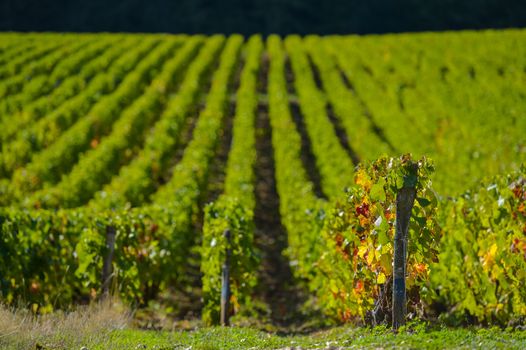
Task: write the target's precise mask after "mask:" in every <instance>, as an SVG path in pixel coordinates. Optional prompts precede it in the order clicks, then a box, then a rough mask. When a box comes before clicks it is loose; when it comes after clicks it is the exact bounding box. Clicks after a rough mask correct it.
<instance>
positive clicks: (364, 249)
mask: <svg viewBox="0 0 526 350" xmlns="http://www.w3.org/2000/svg"><path fill="white" fill-rule="evenodd" d="M366 252H367V246H366V245H362V246H360V248H358V256H359V257H360V258H362V259H363V256H364V255H365V253H366Z"/></svg>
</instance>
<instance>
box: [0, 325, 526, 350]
mask: <svg viewBox="0 0 526 350" xmlns="http://www.w3.org/2000/svg"><path fill="white" fill-rule="evenodd" d="M418 328H419V327H417V329H416V330H412V331H403V332H401V333H400V334H398V335H394V334H392V333H391V332H390V330H388V329H386V328H383V327H380V328H375V329H368V328H355V327H338V328H333V329H331V330H328V331H321V332H317V333H313V334H310V335H295V336H279V335H275V334H269V333H265V332H261V331H258V330H254V329H250V328H220V327H217V328H203V329H199V330H195V331H175V332H167V331H140V330H132V329H127V330H115V331H112V332H109V333H107V334H104V335H102V334H99V336H96V337H88V338H84V342H79V339H74V338H70V339H66V338H63V337H61V336H60V335H59V334H57V335H56V338H55V339H48V340H47V341H46V340H45V339H41V340H39V341H38V344H39V346H41V347H40V349H81V347H82V346H85V347H86V348H87V349H89V350H92V349H281V348H290V347H291V348H294V349H299V348H302V349H340V348H345V349H346V348H351V349H355V348H359V349H362V348H363V349H378V348H380V349H384V348H397V349H400V348H402V349H451V348H458V349H473V348H482V349H525V348H526V331H505V330H501V329H497V328H491V329H487V328H486V329H484V328H471V329H460V328H458V329H445V328H444V329H438V330H426V329H425V328H424V327H420V329H418ZM89 338H91V339H89ZM0 345H3V346H7V347H2V348H3V349H19V348H20V347H17V345H16V344H15V343H13V344H6V343H4V344H2V341H0ZM33 346H34V347H33V348H39V347H37V346H36V345H33Z"/></svg>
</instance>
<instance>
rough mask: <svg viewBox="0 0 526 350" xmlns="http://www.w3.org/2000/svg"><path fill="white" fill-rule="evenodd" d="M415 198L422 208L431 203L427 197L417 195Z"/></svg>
mask: <svg viewBox="0 0 526 350" xmlns="http://www.w3.org/2000/svg"><path fill="white" fill-rule="evenodd" d="M416 200H417V201H418V204H420V206H422V207H424V208H425V207H427V206H428V205H430V204H431V201H430V200H429V199H427V198H423V197H417V198H416Z"/></svg>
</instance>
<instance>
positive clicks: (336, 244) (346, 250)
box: [318, 155, 440, 322]
mask: <svg viewBox="0 0 526 350" xmlns="http://www.w3.org/2000/svg"><path fill="white" fill-rule="evenodd" d="M433 170H434V168H433V165H432V164H431V162H430V161H428V160H427V159H426V158H422V159H420V160H418V161H415V160H413V159H412V157H411V156H410V155H404V156H402V157H400V158H387V157H383V158H380V159H378V160H376V161H374V162H372V163H370V164H367V165H361V166H360V167H359V168H358V170H357V171H356V175H355V179H354V182H355V184H354V186H352V187H351V188H349V189H348V190H347V192H346V195H345V197H344V198H343V199H340V200H339V201H337V203H336V205H335V206H334V208H333V209H332V210H330V211H329V213H328V217H327V219H326V221H325V225H324V228H323V230H322V235H323V237H324V238H325V240H326V244H327V249H326V251H325V253H324V254H323V255H322V256H321V258H320V260H319V262H318V265H319V268H320V276H321V277H320V279H319V282H320V288H319V289H318V291H319V293H318V294H319V298H320V299H321V300H322V303H321V304H322V305H325V306H326V309H327V312H328V313H329V314H332V315H334V316H336V317H337V318H338V319H340V320H341V321H351V320H353V321H359V320H362V321H366V320H367V321H374V322H382V321H388V320H389V317H390V308H391V306H390V304H391V303H390V296H391V294H392V292H391V289H390V288H391V287H392V276H393V268H392V262H393V238H394V233H395V216H396V195H397V193H398V192H399V190H400V189H401V188H402V187H403V186H404V183H405V184H407V182H412V184H413V185H414V186H415V187H416V202H415V205H414V207H413V210H412V216H411V220H410V223H409V232H408V235H409V239H408V246H407V299H408V304H409V305H408V309H409V312H410V313H411V315H415V314H422V313H423V303H422V301H421V300H422V298H421V297H422V295H423V294H426V292H427V288H425V281H427V279H428V273H429V265H430V264H431V263H432V262H433V261H435V260H436V258H437V254H438V251H437V248H438V243H439V235H440V230H439V226H438V222H437V215H436V214H437V205H438V201H437V198H436V195H435V192H434V191H433V190H432V188H431V180H430V175H431V173H432V172H433Z"/></svg>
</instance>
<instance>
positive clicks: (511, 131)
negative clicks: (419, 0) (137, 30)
mask: <svg viewBox="0 0 526 350" xmlns="http://www.w3.org/2000/svg"><path fill="white" fill-rule="evenodd" d="M525 39H526V32H525V31H522V30H507V31H484V32H456V33H441V34H437V33H422V34H402V35H383V36H327V37H320V36H315V35H312V36H306V37H299V36H294V35H292V36H288V37H284V38H280V37H278V36H269V37H268V38H262V37H260V36H253V37H250V38H243V37H242V36H238V35H232V36H222V35H214V36H199V35H193V36H187V35H139V34H137V35H132V34H32V33H27V34H17V33H1V34H0V62H1V66H0V130H1V132H0V143H1V149H0V234H1V236H0V299H1V300H2V302H4V303H7V304H13V305H14V304H17V303H22V304H24V305H30V306H31V307H32V309H33V310H34V311H35V312H40V313H46V312H50V311H52V310H53V309H63V308H66V309H67V308H68V307H70V306H71V305H74V304H79V303H87V302H89V301H90V300H94V299H99V298H100V297H101V295H103V294H104V293H111V294H114V295H116V296H118V297H119V298H120V299H122V300H123V301H124V302H125V303H127V304H129V305H134V306H144V305H147V304H148V302H150V301H151V300H155V299H157V298H159V296H160V295H163V294H166V293H176V294H177V293H179V294H177V295H180V294H184V295H193V296H191V297H190V298H191V299H192V298H193V299H192V300H197V304H198V310H199V313H200V315H201V316H202V318H203V321H204V322H205V323H206V324H217V323H218V322H219V317H220V299H221V274H222V265H223V263H224V261H225V259H226V258H227V255H228V260H229V261H230V271H229V272H230V275H229V280H230V283H231V293H232V295H231V298H230V300H229V301H230V303H231V308H230V310H229V311H230V313H231V314H232V315H234V314H243V313H245V314H247V313H249V312H250V311H247V310H251V309H254V308H255V309H257V308H258V306H257V305H254V300H262V301H263V302H264V303H267V304H268V305H269V306H268V307H269V309H270V311H269V313H270V314H271V317H275V319H279V317H278V316H276V315H278V314H280V313H282V314H283V313H286V312H287V310H285V311H283V310H281V309H283V308H285V309H286V304H287V300H286V299H287V298H290V299H294V295H293V294H294V293H295V290H294V288H289V289H286V288H285V287H283V286H281V285H280V279H286V280H287V281H295V282H294V284H295V285H296V288H297V289H301V290H303V292H302V293H307V294H308V295H309V296H310V298H311V299H312V300H314V303H315V304H316V305H317V308H319V309H321V312H322V313H323V314H324V315H328V316H329V317H330V318H332V319H335V320H338V321H340V322H357V323H380V322H383V321H389V312H390V310H389V308H390V306H389V303H388V302H387V299H389V298H390V295H391V294H392V290H391V284H392V280H393V273H394V272H393V267H392V261H393V243H392V241H393V237H394V233H395V226H396V225H397V223H396V213H395V203H396V196H397V193H398V191H400V189H402V188H404V187H406V186H407V185H408V184H411V186H413V187H414V188H416V191H417V192H416V201H415V205H414V207H413V209H412V216H411V221H410V222H409V243H408V249H407V251H408V261H407V299H408V306H407V308H408V311H409V313H410V315H412V316H413V317H419V318H436V317H438V318H440V319H443V320H445V321H448V322H452V323H455V324H461V323H485V324H487V323H496V324H501V325H506V324H512V325H513V324H517V323H521V322H524V320H525V317H526V289H525V288H524V283H525V281H526V204H525V203H526V167H525V166H524V164H525V163H526V61H525V60H524V57H526V45H524V44H523V40H525ZM410 154H411V155H412V156H410ZM411 169H412V170H411ZM415 169H416V170H415ZM226 231H228V232H229V235H226V234H225V232H226ZM110 239H114V242H113V243H114V244H113V243H112V244H111V245H110V244H109V240H110ZM108 255H109V256H111V257H112V259H111V261H110V266H109V268H110V273H109V274H105V272H107V270H108V266H107V265H108V262H107V257H108ZM282 282H283V281H282ZM262 290H263V292H262ZM265 290H266V291H267V292H264V291H265ZM287 293H290V295H288V294H287ZM276 296H277V297H276ZM282 299H285V300H282ZM273 319H274V318H273Z"/></svg>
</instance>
